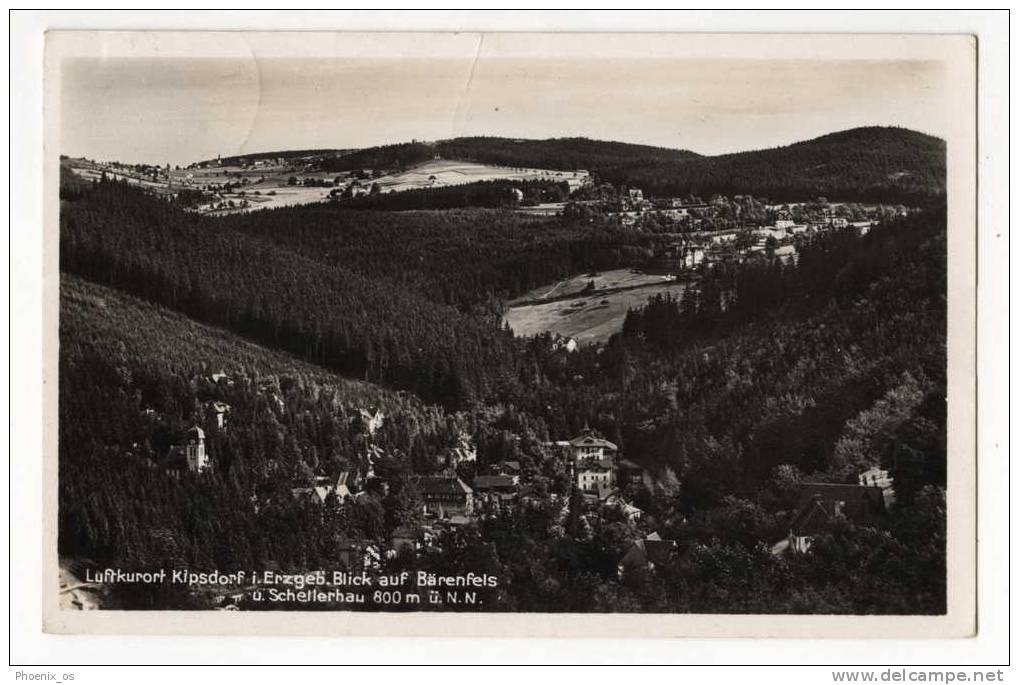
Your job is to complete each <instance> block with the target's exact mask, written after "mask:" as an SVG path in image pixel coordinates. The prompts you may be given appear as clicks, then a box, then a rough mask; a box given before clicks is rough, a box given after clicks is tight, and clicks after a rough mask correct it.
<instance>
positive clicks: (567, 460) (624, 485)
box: [74, 372, 895, 610]
mask: <svg viewBox="0 0 1019 685" xmlns="http://www.w3.org/2000/svg"><path fill="white" fill-rule="evenodd" d="M195 382H196V383H199V384H203V385H204V387H206V388H207V389H211V390H212V392H214V393H215V392H216V390H215V389H216V388H219V389H221V390H223V391H225V392H224V393H223V394H229V390H230V389H231V388H233V387H234V385H235V381H234V379H233V378H231V377H230V376H229V375H228V374H226V373H224V372H218V373H214V374H211V375H210V376H209V377H208V378H200V379H195ZM276 383H277V381H276V380H275V379H263V381H262V382H260V383H256V385H257V386H259V387H260V392H263V393H267V394H268V400H269V401H268V402H267V403H266V406H267V407H269V408H270V409H269V411H279V412H283V411H285V408H286V407H285V403H284V402H283V400H282V399H281V398H280V396H279V395H278V394H277V393H276V392H275V391H274V390H273V388H274V387H276ZM204 406H205V413H204V417H205V420H204V422H203V425H204V426H205V428H203V427H202V426H200V425H197V424H196V425H193V426H192V427H191V428H189V429H188V430H187V431H185V432H184V434H183V435H181V440H180V442H179V443H174V444H172V445H171V446H170V448H169V450H168V453H167V456H166V458H165V460H164V461H163V462H162V463H159V464H157V463H155V462H151V463H150V467H151V468H154V469H161V470H163V471H165V473H166V474H167V476H168V477H172V478H178V479H179V478H182V477H189V478H194V477H197V478H201V477H203V476H206V475H208V474H209V473H211V472H212V470H213V469H214V468H215V458H214V455H212V454H210V453H209V452H208V451H207V447H206V430H208V431H211V432H213V433H224V432H226V431H228V430H229V425H230V423H229V418H230V412H231V407H230V405H229V404H227V403H226V402H224V401H222V400H209V401H207V402H206V403H205V405H204ZM146 415H147V416H148V418H149V420H152V421H158V420H159V418H158V417H157V416H156V413H155V412H153V411H152V410H147V411H146ZM385 423H386V415H385V413H384V412H383V411H381V410H379V409H377V408H371V409H358V410H352V411H351V412H350V416H349V425H350V429H351V431H352V432H353V433H354V434H356V435H357V436H358V438H357V443H358V444H359V445H360V446H361V453H360V454H359V455H358V457H357V459H355V460H353V462H352V465H351V468H349V469H346V470H342V471H340V472H339V473H338V474H336V475H318V474H313V473H309V474H307V476H306V478H307V482H306V483H305V484H302V485H295V486H294V487H292V488H291V489H290V493H291V496H292V498H293V500H294V501H295V502H297V503H302V504H303V505H306V506H309V507H311V508H312V509H315V510H318V511H319V512H320V515H321V516H327V515H328V514H327V512H328V511H330V510H332V511H334V512H335V510H337V509H338V508H340V507H342V506H343V505H345V504H352V503H355V502H356V503H359V504H364V503H365V502H369V501H375V502H381V501H382V500H383V499H384V498H385V497H386V496H387V495H388V494H389V490H390V483H389V482H388V480H387V478H386V477H384V476H381V475H380V474H379V473H377V472H376V464H378V463H379V462H380V461H382V460H385V459H386V456H387V455H386V450H385V449H384V448H383V447H380V445H379V444H378V442H377V440H376V437H377V436H378V435H379V432H380V430H381V429H382V428H383V426H384V425H385ZM539 453H540V454H541V460H540V461H536V462H528V463H521V461H518V460H501V461H498V462H494V463H486V462H485V461H484V460H479V457H478V450H477V447H476V446H475V443H474V440H473V438H472V437H471V436H470V435H469V434H468V433H466V432H461V433H460V434H459V436H458V438H457V440H456V443H455V444H453V445H450V446H448V447H447V448H446V449H444V450H441V451H440V452H439V453H437V454H436V455H435V460H434V469H435V470H434V471H433V472H432V473H431V474H430V475H412V476H410V479H409V482H410V483H411V484H412V485H413V488H414V489H415V491H416V494H417V495H418V497H419V499H418V500H417V506H418V507H419V511H417V512H416V514H415V515H414V516H412V517H411V518H412V519H413V520H414V521H415V523H413V524H411V525H401V526H399V527H396V528H394V529H393V531H392V533H391V535H390V536H389V537H388V538H386V539H385V540H373V541H363V540H362V541H357V540H352V539H350V538H342V539H341V540H339V541H338V542H337V543H336V544H337V550H338V551H339V558H340V560H341V561H342V566H343V568H344V569H346V570H349V571H352V572H364V573H368V574H377V573H380V572H382V571H383V570H384V569H385V568H386V567H387V565H388V564H389V563H391V562H392V561H393V560H395V559H397V558H401V559H402V560H403V561H404V562H406V561H407V560H408V559H414V558H418V557H420V556H422V555H428V554H433V553H438V552H442V545H443V544H444V542H443V541H444V539H446V538H445V535H446V534H448V533H450V532H452V531H455V530H456V529H458V528H462V527H464V526H469V525H471V524H473V523H475V522H477V521H478V520H480V519H485V518H492V517H497V516H498V515H500V514H504V513H508V512H513V511H515V510H519V509H521V508H524V509H526V508H536V507H547V506H552V507H554V508H557V509H558V511H559V514H558V519H559V524H560V526H561V531H560V534H563V535H565V534H566V533H565V530H566V525H567V519H569V518H570V517H575V518H576V521H577V523H578V524H579V529H578V532H577V533H576V534H578V535H580V536H581V537H583V536H585V535H587V536H590V535H591V531H592V529H593V526H594V525H600V524H604V523H606V522H621V523H623V524H625V526H626V527H627V529H628V530H629V531H630V532H631V535H632V539H631V540H630V544H629V545H628V546H627V547H626V548H625V551H624V552H623V553H622V554H621V555H620V556H619V558H618V564H617V574H618V577H619V579H620V580H621V581H622V580H624V579H627V578H628V577H629V578H634V577H637V578H639V577H643V576H644V574H647V573H653V572H654V569H655V565H656V564H667V563H670V562H673V561H675V560H676V555H677V553H678V546H677V542H676V541H675V540H671V539H668V538H663V537H662V535H660V533H659V531H658V530H657V529H656V527H655V523H654V520H653V518H651V519H650V520H649V518H648V517H646V516H645V512H644V511H643V510H642V509H641V507H640V502H641V501H642V500H645V501H646V499H647V498H648V497H649V495H650V493H652V492H654V493H656V494H657V496H662V497H668V498H676V497H678V496H679V494H680V489H681V488H682V483H681V482H680V481H679V480H678V479H677V478H676V476H675V474H674V473H672V472H671V471H670V470H669V469H666V470H664V471H662V472H660V473H652V472H650V471H648V470H647V469H645V468H643V467H641V466H640V465H638V464H636V463H634V462H633V461H631V460H629V459H627V458H626V457H625V455H624V454H622V453H621V451H620V449H619V447H618V446H617V445H616V444H615V443H613V442H612V441H610V440H608V439H606V438H605V437H603V436H602V435H600V434H599V433H598V432H597V431H595V430H593V429H591V428H589V427H587V426H585V427H584V429H583V430H582V431H581V432H580V433H579V434H578V435H575V436H573V437H572V438H569V439H562V440H554V441H547V442H543V443H541V444H540V447H539ZM797 487H798V495H797V498H798V505H797V509H796V511H795V512H791V518H790V523H789V525H788V532H787V535H786V536H785V537H783V538H781V539H778V540H761V544H762V545H767V547H768V548H769V549H770V551H771V553H772V554H773V555H786V554H804V553H807V552H808V551H809V549H810V546H811V543H812V541H813V539H814V537H815V536H816V535H818V534H823V532H824V531H825V530H826V528H827V527H828V526H829V525H830V524H831V523H832V522H833V521H835V520H839V519H844V520H848V521H851V522H853V523H855V524H859V525H869V524H874V523H876V522H880V521H881V520H883V519H884V518H885V517H887V516H889V515H893V513H892V512H893V509H894V504H895V490H894V487H893V479H892V478H891V477H890V476H889V472H888V470H887V469H883V468H880V467H879V466H874V467H871V468H869V469H867V470H866V471H862V472H860V473H859V474H858V483H853V484H845V483H827V482H803V483H800V484H799V485H798V486H797ZM267 504H269V503H268V502H260V501H259V498H258V497H257V496H255V495H253V496H252V498H251V506H252V508H253V509H254V510H255V511H256V512H257V511H258V508H259V507H260V506H265V505H267ZM671 523H672V524H675V521H673V522H671ZM585 531H586V532H585ZM96 587H97V586H95V585H89V584H82V583H76V584H75V585H74V590H75V601H76V602H77V603H78V605H79V606H80V605H81V604H82V602H85V603H89V602H91V603H92V604H93V605H94V604H96V603H97V602H98V600H97V599H95V593H96ZM251 589H252V588H248V590H243V589H242V590H240V591H238V589H237V588H232V589H231V588H218V589H214V590H213V591H211V592H210V593H207V594H208V595H209V596H210V597H213V598H214V599H215V600H216V602H217V603H218V608H221V609H227V610H232V609H236V608H238V605H240V604H243V603H244V602H245V601H246V600H247V599H248V594H249V593H250V591H251ZM90 593H91V597H92V599H89V597H90Z"/></svg>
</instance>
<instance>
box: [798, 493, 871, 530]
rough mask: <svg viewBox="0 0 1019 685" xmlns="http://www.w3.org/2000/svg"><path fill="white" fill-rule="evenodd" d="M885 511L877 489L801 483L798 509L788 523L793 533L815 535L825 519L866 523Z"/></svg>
mask: <svg viewBox="0 0 1019 685" xmlns="http://www.w3.org/2000/svg"><path fill="white" fill-rule="evenodd" d="M884 511H885V500H884V494H883V493H882V491H881V488H879V487H874V486H869V485H849V484H844V483H803V484H801V485H800V509H799V511H797V512H796V516H794V517H793V520H792V521H791V522H790V524H789V530H790V532H792V533H793V534H794V535H799V536H806V535H816V534H818V533H819V532H821V531H823V530H824V528H825V527H826V526H827V524H828V522H829V521H830V520H831V519H832V518H834V517H836V516H843V517H845V518H846V519H848V520H850V521H852V522H854V523H870V522H872V521H873V520H874V519H875V518H876V517H878V516H880V515H881V514H883V513H884Z"/></svg>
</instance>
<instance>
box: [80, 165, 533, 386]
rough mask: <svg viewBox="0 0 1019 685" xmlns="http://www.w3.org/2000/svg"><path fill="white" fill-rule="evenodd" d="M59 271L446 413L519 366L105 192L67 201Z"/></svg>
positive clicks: (225, 232) (99, 189) (430, 308)
mask: <svg viewBox="0 0 1019 685" xmlns="http://www.w3.org/2000/svg"><path fill="white" fill-rule="evenodd" d="M64 197H65V200H64V201H63V204H62V207H61V212H60V224H61V226H60V269H61V271H63V272H66V273H70V274H74V275H77V276H81V277H83V278H86V279H88V280H91V281H93V282H95V283H100V284H102V285H107V286H111V287H113V288H116V289H119V290H122V291H125V292H127V293H130V294H132V295H135V296H138V297H141V298H143V299H146V300H149V301H151V302H155V303H157V304H160V305H163V306H165V307H168V308H170V309H173V310H176V311H179V312H181V313H184V314H186V315H188V316H190V317H191V318H193V319H196V320H198V321H201V322H203V323H207V324H212V325H215V326H220V327H223V328H226V329H228V330H231V331H233V332H235V333H238V334H240V335H243V336H246V337H248V338H250V339H252V340H255V341H256V342H259V343H261V344H264V345H267V346H269V347H272V348H275V349H278V350H284V351H287V352H290V353H291V354H295V355H297V356H299V357H301V358H303V359H305V360H308V361H310V362H313V363H315V364H318V365H321V366H325V367H327V368H329V369H331V370H334V371H339V372H340V373H343V374H346V375H349V376H353V377H357V378H363V379H365V380H370V381H378V382H380V383H383V384H386V385H390V386H393V387H397V388H402V389H407V390H411V391H413V392H415V393H417V394H418V395H419V396H420V397H422V398H424V399H426V400H429V401H432V402H437V403H442V404H445V405H447V406H461V405H463V404H465V403H467V401H468V400H469V399H470V398H471V397H474V396H475V395H479V396H484V395H486V394H487V393H488V392H489V391H490V390H491V389H492V386H493V384H494V383H495V381H496V379H499V378H501V377H503V376H504V375H505V373H506V370H507V367H508V366H510V365H512V363H513V354H512V350H511V347H512V340H511V335H510V334H509V333H506V332H503V331H500V330H499V329H498V328H497V327H495V326H493V325H491V323H490V322H485V321H481V320H479V319H477V318H474V317H471V316H467V315H464V314H462V313H460V312H459V311H457V310H456V309H455V308H453V307H449V306H443V305H440V304H437V303H435V302H433V301H431V300H428V299H426V298H424V297H421V296H419V295H417V294H415V293H412V292H410V291H407V290H404V289H402V288H400V287H398V286H396V285H395V284H394V283H393V282H391V281H388V280H386V279H369V278H366V277H364V276H363V275H360V274H357V273H355V272H353V271H351V270H349V269H347V268H345V267H343V266H340V265H327V264H324V263H322V262H319V261H316V260H313V259H309V258H307V257H305V256H302V255H299V254H297V253H296V252H291V251H289V250H286V249H282V248H281V247H280V246H279V245H274V244H271V243H268V242H267V241H263V240H260V239H258V238H254V237H251V236H246V235H243V234H241V233H239V232H236V231H232V230H230V229H229V228H226V227H224V226H223V224H222V223H218V222H217V221H216V220H215V219H210V218H208V217H202V216H198V215H195V214H190V213H187V212H184V211H183V210H181V209H179V208H177V207H174V206H172V205H170V204H168V203H166V202H164V201H162V200H160V199H157V198H155V197H152V196H151V195H148V194H146V193H145V192H144V191H142V190H140V189H138V188H134V187H131V186H128V185H126V184H123V183H118V182H100V183H96V184H94V185H92V186H89V187H87V188H85V187H80V188H78V189H77V190H76V191H75V192H65V193H64Z"/></svg>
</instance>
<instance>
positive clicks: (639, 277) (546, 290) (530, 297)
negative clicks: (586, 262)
mask: <svg viewBox="0 0 1019 685" xmlns="http://www.w3.org/2000/svg"><path fill="white" fill-rule="evenodd" d="M671 280H674V279H673V277H672V276H662V275H658V274H647V273H643V272H640V271H634V270H632V269H612V270H610V271H598V272H594V273H589V274H577V275H576V276H572V277H571V278H567V279H566V280H563V281H559V282H558V283H555V284H554V285H551V286H547V285H546V286H542V287H540V288H535V289H534V290H531V291H530V292H527V293H524V294H523V295H521V296H520V297H518V298H516V299H515V300H513V301H512V302H510V305H516V304H523V303H526V302H533V301H534V300H548V299H552V298H557V297H564V296H567V295H576V294H578V293H580V292H581V291H583V290H584V288H586V287H587V286H588V284H589V283H590V282H591V281H594V287H595V289H596V290H615V289H617V288H632V287H634V286H639V285H662V284H664V283H668V282H669V281H671Z"/></svg>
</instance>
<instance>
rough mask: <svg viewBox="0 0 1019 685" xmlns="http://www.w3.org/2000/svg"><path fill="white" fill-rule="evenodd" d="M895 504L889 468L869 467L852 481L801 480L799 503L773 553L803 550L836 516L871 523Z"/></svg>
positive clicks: (862, 523) (808, 546) (806, 549)
mask: <svg viewBox="0 0 1019 685" xmlns="http://www.w3.org/2000/svg"><path fill="white" fill-rule="evenodd" d="M894 504H895V488H894V484H893V480H892V478H891V477H890V476H889V475H888V471H887V470H885V469H882V468H880V467H873V468H870V469H868V470H866V471H864V472H863V473H861V474H860V475H859V482H858V483H856V484H853V483H802V484H801V485H800V497H799V506H798V508H797V510H796V514H795V515H794V516H793V518H792V519H791V521H790V522H789V533H788V535H787V536H786V537H785V538H784V539H782V540H779V541H778V542H777V543H775V544H774V545H772V547H771V551H772V554H776V555H778V554H786V553H801V554H802V553H804V552H807V551H808V550H809V549H810V546H811V544H812V543H813V542H814V538H815V537H817V535H819V534H820V533H822V532H824V531H825V530H826V529H827V528H828V526H829V524H830V523H831V522H832V521H833V520H835V519H840V518H841V519H846V520H849V521H852V522H853V523H856V524H858V525H870V524H873V523H876V522H877V521H879V520H880V519H881V518H882V517H884V516H885V515H886V514H887V513H888V511H889V509H891V507H892V505H894Z"/></svg>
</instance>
